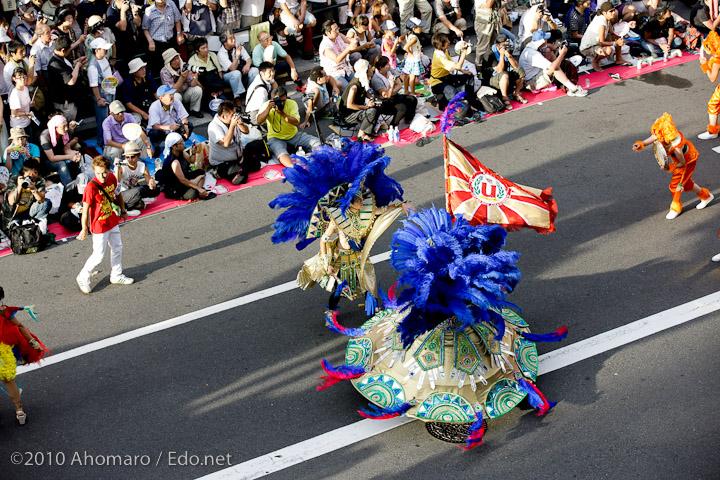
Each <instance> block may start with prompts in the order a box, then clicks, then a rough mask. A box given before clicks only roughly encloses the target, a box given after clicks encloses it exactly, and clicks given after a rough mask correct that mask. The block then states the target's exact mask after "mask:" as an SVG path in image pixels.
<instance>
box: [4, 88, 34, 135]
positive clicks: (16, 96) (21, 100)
mask: <svg viewBox="0 0 720 480" xmlns="http://www.w3.org/2000/svg"><path fill="white" fill-rule="evenodd" d="M8 104H9V105H10V110H20V111H22V112H24V113H30V93H29V92H28V87H25V88H23V89H22V91H20V90H18V89H16V88H13V89H12V91H11V92H10V96H9V97H8ZM28 125H30V119H29V118H27V117H13V116H12V113H11V114H10V126H11V127H13V128H14V127H22V128H25V127H27V126H28Z"/></svg>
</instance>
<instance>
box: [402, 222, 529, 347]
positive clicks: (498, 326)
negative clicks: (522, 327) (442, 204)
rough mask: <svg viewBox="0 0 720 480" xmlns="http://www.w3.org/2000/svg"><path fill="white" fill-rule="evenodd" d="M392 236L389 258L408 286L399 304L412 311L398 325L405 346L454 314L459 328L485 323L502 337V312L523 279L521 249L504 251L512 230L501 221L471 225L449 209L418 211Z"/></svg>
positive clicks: (503, 322) (509, 305) (509, 304)
mask: <svg viewBox="0 0 720 480" xmlns="http://www.w3.org/2000/svg"><path fill="white" fill-rule="evenodd" d="M403 224H404V228H403V229H401V230H398V231H397V232H395V234H394V235H393V239H392V254H391V257H390V261H391V262H392V265H393V267H395V269H396V270H397V271H398V272H400V278H399V281H400V283H401V284H403V285H404V286H405V287H407V288H405V290H403V291H402V293H401V294H400V298H399V300H398V302H397V303H398V304H400V305H402V304H404V303H407V304H408V306H407V307H406V308H411V309H412V310H411V311H410V313H409V314H408V316H407V317H405V319H404V320H403V321H402V322H401V324H400V325H399V327H398V332H400V334H401V338H402V341H403V344H404V345H405V346H409V345H410V344H411V343H412V342H413V340H414V339H415V338H416V337H417V336H418V335H421V334H423V333H425V332H427V331H429V330H431V329H433V328H435V327H437V326H438V325H439V324H440V323H441V322H443V321H445V320H447V319H448V318H450V317H457V323H456V325H457V327H458V329H464V328H465V327H467V326H470V325H472V324H476V323H479V322H486V323H487V324H489V325H491V326H493V327H494V328H495V330H496V332H497V337H496V338H498V339H499V338H502V335H503V334H504V332H505V321H504V320H503V317H502V315H500V313H498V312H499V311H500V310H501V309H502V308H503V307H514V305H512V304H511V303H509V302H506V301H505V295H506V294H508V293H510V292H512V290H513V288H515V285H517V283H518V281H520V271H519V270H518V269H517V267H516V266H515V262H516V261H517V259H518V253H516V252H508V251H505V250H502V249H501V247H502V246H503V245H504V244H505V238H506V236H507V232H506V231H505V230H504V229H503V228H502V227H500V226H498V225H480V226H473V225H470V224H469V223H468V222H467V220H465V219H464V218H463V217H462V216H460V215H458V216H457V217H455V219H454V223H453V218H452V217H451V216H450V214H449V213H447V212H446V211H444V210H437V209H430V210H423V211H422V212H418V213H413V214H411V215H410V217H409V218H408V219H407V220H405V221H403Z"/></svg>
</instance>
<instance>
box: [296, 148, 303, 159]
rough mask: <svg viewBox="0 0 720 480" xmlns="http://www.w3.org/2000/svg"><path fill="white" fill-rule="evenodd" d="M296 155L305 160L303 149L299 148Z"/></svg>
mask: <svg viewBox="0 0 720 480" xmlns="http://www.w3.org/2000/svg"><path fill="white" fill-rule="evenodd" d="M295 155H297V156H298V157H303V158H305V150H303V148H302V147H298V149H297V151H296V152H295Z"/></svg>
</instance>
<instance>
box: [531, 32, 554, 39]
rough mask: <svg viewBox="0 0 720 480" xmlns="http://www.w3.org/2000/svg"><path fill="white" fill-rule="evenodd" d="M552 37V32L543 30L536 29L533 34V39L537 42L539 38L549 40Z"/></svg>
mask: <svg viewBox="0 0 720 480" xmlns="http://www.w3.org/2000/svg"><path fill="white" fill-rule="evenodd" d="M548 38H550V32H543V31H542V30H535V31H534V32H533V34H532V41H533V42H537V41H538V40H547V39H548Z"/></svg>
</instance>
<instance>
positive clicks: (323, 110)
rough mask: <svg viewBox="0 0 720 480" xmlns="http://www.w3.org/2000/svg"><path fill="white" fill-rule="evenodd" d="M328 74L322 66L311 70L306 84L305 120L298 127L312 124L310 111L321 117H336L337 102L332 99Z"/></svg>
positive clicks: (304, 96)
mask: <svg viewBox="0 0 720 480" xmlns="http://www.w3.org/2000/svg"><path fill="white" fill-rule="evenodd" d="M327 84H328V76H327V75H326V74H325V70H323V68H322V67H315V68H313V69H312V70H311V71H310V78H309V79H308V82H307V85H306V86H305V95H303V100H304V101H305V106H306V108H305V121H304V122H303V123H301V124H300V125H298V128H305V127H307V126H308V125H309V124H310V113H311V112H313V111H314V112H315V115H316V116H318V115H319V116H320V117H333V118H334V117H335V116H336V115H337V103H336V102H331V101H330V93H329V92H328V89H327V86H326V85H327Z"/></svg>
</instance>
